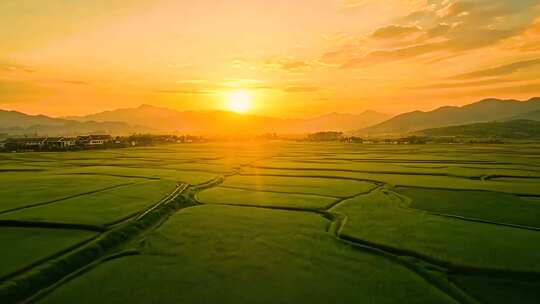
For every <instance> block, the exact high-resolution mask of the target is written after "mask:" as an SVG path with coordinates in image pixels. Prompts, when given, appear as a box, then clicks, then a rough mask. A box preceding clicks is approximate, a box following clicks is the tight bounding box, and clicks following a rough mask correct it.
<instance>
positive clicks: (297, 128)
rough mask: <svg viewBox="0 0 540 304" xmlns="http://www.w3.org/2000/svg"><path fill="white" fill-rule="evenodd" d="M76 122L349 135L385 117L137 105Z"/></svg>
mask: <svg viewBox="0 0 540 304" xmlns="http://www.w3.org/2000/svg"><path fill="white" fill-rule="evenodd" d="M68 118H69V119H74V120H78V121H88V120H92V121H100V122H105V121H118V122H124V123H127V124H131V125H133V124H136V125H141V126H151V127H152V128H153V129H155V130H158V131H161V132H188V133H212V134H260V133H268V132H276V133H291V134H292V133H307V132H315V131H325V130H333V131H350V130H354V129H358V128H363V127H367V126H370V125H374V124H376V123H379V122H381V121H384V120H385V119H387V118H389V116H388V115H385V114H381V113H377V112H373V111H366V112H364V113H362V114H357V115H354V114H340V113H330V114H326V115H322V116H319V117H315V118H311V119H280V118H273V117H265V116H257V115H250V114H237V113H234V112H226V111H185V112H181V111H176V110H172V109H168V108H163V107H156V106H151V105H141V106H139V107H136V108H125V109H118V110H113V111H105V112H101V113H96V114H92V115H87V116H82V117H68Z"/></svg>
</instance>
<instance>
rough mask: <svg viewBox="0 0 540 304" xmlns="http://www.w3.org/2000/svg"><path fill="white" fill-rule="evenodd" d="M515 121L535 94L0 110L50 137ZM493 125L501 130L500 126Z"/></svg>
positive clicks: (19, 125)
mask: <svg viewBox="0 0 540 304" xmlns="http://www.w3.org/2000/svg"><path fill="white" fill-rule="evenodd" d="M514 120H539V121H540V97H536V98H531V99H529V100H527V101H518V100H501V99H485V100H482V101H479V102H476V103H472V104H469V105H466V106H462V107H449V106H447V107H441V108H438V109H436V110H433V111H429V112H422V111H414V112H409V113H405V114H401V115H398V116H395V117H392V118H391V117H390V116H388V115H386V114H381V113H377V112H374V111H366V112H364V113H361V114H356V115H355V114H341V113H330V114H326V115H322V116H318V117H315V118H310V119H280V118H273V117H265V116H257V115H249V114H237V113H233V112H226V111H185V112H182V111H176V110H172V109H168V108H163V107H156V106H151V105H141V106H139V107H136V108H125V109H117V110H113V111H105V112H100V113H96V114H92V115H87V116H73V117H63V118H52V117H47V116H44V115H27V114H24V113H20V112H16V111H3V110H0V133H8V134H12V135H22V134H27V135H30V134H38V135H50V136H55V135H76V134H83V133H107V134H113V135H125V134H132V133H183V134H194V135H195V134H200V135H210V134H213V135H257V134H263V133H278V134H305V133H313V132H317V131H340V132H345V133H347V134H353V135H358V136H366V135H370V136H371V135H372V136H381V135H398V134H410V133H414V132H418V131H421V130H425V129H436V128H445V127H450V126H462V125H468V124H477V123H486V122H495V121H498V122H506V121H514ZM494 126H495V125H494ZM496 126H497V128H499V129H500V128H504V127H505V124H501V125H496ZM508 126H509V127H511V126H512V125H508ZM453 131H455V130H452V132H453ZM426 132H428V133H429V132H436V131H426ZM437 132H438V131H437ZM441 132H443V131H441ZM444 132H447V131H444ZM444 132H443V133H444ZM448 132H450V131H448Z"/></svg>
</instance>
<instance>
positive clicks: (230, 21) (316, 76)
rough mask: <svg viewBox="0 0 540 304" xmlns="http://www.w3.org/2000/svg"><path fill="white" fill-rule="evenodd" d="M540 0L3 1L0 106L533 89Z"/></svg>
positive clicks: (340, 103) (330, 106)
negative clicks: (238, 93) (239, 95)
mask: <svg viewBox="0 0 540 304" xmlns="http://www.w3.org/2000/svg"><path fill="white" fill-rule="evenodd" d="M539 2H540V1H538V0H534V1H533V0H473V1H465V0H410V1H408V0H401V1H398V0H387V1H384V0H295V1H291V0H274V1H267V0H264V1H263V0H243V1H241V0H229V1H211V0H198V1H188V0H176V1H173V0H131V1H128V0H88V1H82V0H47V1H43V0H20V1H0V41H2V43H0V108H1V109H13V110H19V111H23V112H26V113H31V114H37V113H43V114H47V115H52V116H62V115H81V114H87V113H92V112H98V111H103V110H110V109H115V108H119V107H134V106H138V105H140V104H143V103H145V104H153V105H157V106H165V107H170V108H173V109H178V110H213V109H224V104H225V102H226V101H225V99H226V96H227V94H228V92H230V91H234V90H244V92H248V93H249V94H250V97H251V99H252V106H251V108H250V110H249V112H250V113H253V114H258V115H267V116H280V117H306V116H314V115H318V114H322V113H326V112H335V111H337V112H351V113H359V112H362V111H364V110H367V109H372V110H377V111H381V112H385V113H389V114H397V113H400V112H404V111H411V110H417V109H420V110H430V109H433V108H435V107H438V106H442V105H462V104H466V103H471V102H474V101H477V100H479V99H481V98H485V97H499V98H521V99H525V98H529V97H532V96H537V95H540V4H539Z"/></svg>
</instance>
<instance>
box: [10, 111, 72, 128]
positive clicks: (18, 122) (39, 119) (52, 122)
mask: <svg viewBox="0 0 540 304" xmlns="http://www.w3.org/2000/svg"><path fill="white" fill-rule="evenodd" d="M66 122H68V120H65V119H59V118H52V117H48V116H45V115H28V114H24V113H21V112H17V111H4V110H0V128H17V127H18V128H27V127H30V126H33V125H46V126H58V125H62V124H64V123H66Z"/></svg>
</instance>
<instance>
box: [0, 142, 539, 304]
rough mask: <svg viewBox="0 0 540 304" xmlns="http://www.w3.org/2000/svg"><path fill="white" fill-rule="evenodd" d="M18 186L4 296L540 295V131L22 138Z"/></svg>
mask: <svg viewBox="0 0 540 304" xmlns="http://www.w3.org/2000/svg"><path fill="white" fill-rule="evenodd" d="M0 184H1V185H2V187H0V239H1V241H2V244H8V245H6V246H4V248H5V249H2V250H1V251H0V252H1V253H0V254H1V257H2V259H0V261H1V262H0V299H1V301H0V302H2V303H12V302H13V303H16V302H20V301H29V302H39V303H75V302H76V303H99V302H102V303H126V302H130V303H215V302H220V303H344V302H359V303H514V302H515V303H538V302H540V294H539V293H538V290H540V258H539V254H538V252H540V145H537V144H504V145H418V146H414V145H399V146H396V145H361V144H341V143H295V142H267V143H257V142H250V143H206V144H182V145H180V144H179V145H164V146H155V147H146V148H133V149H119V150H99V151H81V152H66V153H5V154H0ZM96 286H98V287H96Z"/></svg>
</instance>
